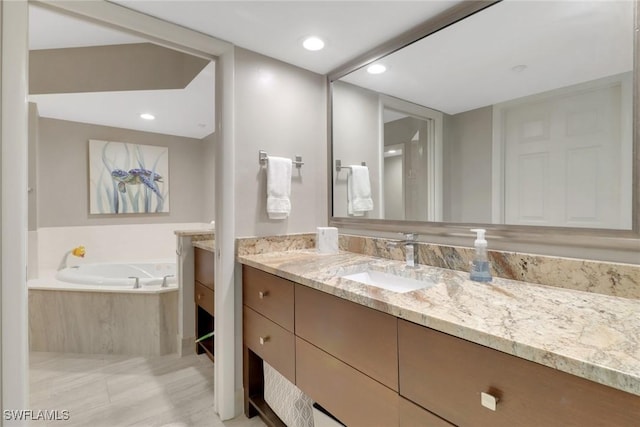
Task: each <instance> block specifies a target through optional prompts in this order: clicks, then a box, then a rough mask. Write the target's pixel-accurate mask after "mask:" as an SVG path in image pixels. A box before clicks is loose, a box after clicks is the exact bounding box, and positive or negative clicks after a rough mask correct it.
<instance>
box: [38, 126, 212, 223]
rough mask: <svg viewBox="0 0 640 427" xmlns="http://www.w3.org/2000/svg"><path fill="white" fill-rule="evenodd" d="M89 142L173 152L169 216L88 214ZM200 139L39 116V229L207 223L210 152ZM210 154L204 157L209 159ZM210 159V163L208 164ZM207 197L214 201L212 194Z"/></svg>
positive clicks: (210, 165) (171, 158) (208, 215)
mask: <svg viewBox="0 0 640 427" xmlns="http://www.w3.org/2000/svg"><path fill="white" fill-rule="evenodd" d="M89 139H101V140H106V141H118V142H128V143H132V144H143V145H157V146H162V147H168V148H169V179H170V190H169V191H170V196H169V198H170V199H169V200H170V212H169V213H168V214H132V215H126V216H107V215H92V216H90V215H89V204H88V202H89V200H88V198H89V190H88V176H89V171H88V158H89V143H88V141H89ZM203 145H207V144H205V143H203V142H202V141H201V140H197V139H192V138H182V137H176V136H169V135H160V134H154V133H147V132H139V131H133V130H128V129H120V128H113V127H107V126H97V125H90V124H84V123H76V122H69V121H64V120H55V119H46V118H41V119H40V121H39V141H38V149H37V153H38V156H37V162H38V178H37V182H38V185H37V209H38V215H37V216H38V227H62V226H81V225H106V224H140V223H170V222H171V223H172V222H204V221H206V222H209V221H210V220H211V219H213V218H211V213H210V212H209V209H211V208H212V206H209V205H207V208H206V211H205V205H204V202H203V199H204V198H205V188H207V187H208V189H209V190H208V191H209V192H211V188H213V187H212V186H213V184H207V186H205V185H204V180H205V178H206V176H205V175H209V172H208V173H207V174H205V172H204V169H207V168H211V167H212V165H213V159H210V162H209V159H208V157H209V156H210V155H211V152H212V150H211V149H210V148H207V149H206V150H205V149H204V148H203ZM205 154H206V156H205ZM205 159H207V160H205ZM206 165H208V166H206ZM208 198H213V196H212V195H209V196H208Z"/></svg>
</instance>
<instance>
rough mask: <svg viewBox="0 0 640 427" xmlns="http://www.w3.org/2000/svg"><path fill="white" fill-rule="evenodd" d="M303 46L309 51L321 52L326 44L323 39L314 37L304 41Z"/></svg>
mask: <svg viewBox="0 0 640 427" xmlns="http://www.w3.org/2000/svg"><path fill="white" fill-rule="evenodd" d="M302 46H303V47H304V48H305V49H307V50H312V51H314V50H320V49H322V48H323V47H324V42H323V41H322V39H320V38H318V37H315V36H312V37H307V38H306V39H304V41H303V42H302Z"/></svg>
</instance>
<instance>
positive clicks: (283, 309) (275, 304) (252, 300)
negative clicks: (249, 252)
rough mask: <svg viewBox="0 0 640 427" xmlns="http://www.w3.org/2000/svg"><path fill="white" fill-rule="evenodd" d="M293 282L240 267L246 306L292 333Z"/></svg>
mask: <svg viewBox="0 0 640 427" xmlns="http://www.w3.org/2000/svg"><path fill="white" fill-rule="evenodd" d="M293 286H294V284H293V282H290V281H288V280H285V279H282V278H280V277H278V276H274V275H273V274H269V273H265V272H264V271H261V270H258V269H255V268H252V267H248V266H246V265H244V266H242V292H243V301H244V303H245V304H246V305H248V306H249V307H251V308H252V309H254V310H255V311H257V312H258V313H260V314H262V315H263V316H265V317H267V318H269V319H271V320H273V321H274V322H276V323H277V324H278V325H280V326H282V327H283V328H285V329H287V330H289V331H292V332H293V303H294V300H293Z"/></svg>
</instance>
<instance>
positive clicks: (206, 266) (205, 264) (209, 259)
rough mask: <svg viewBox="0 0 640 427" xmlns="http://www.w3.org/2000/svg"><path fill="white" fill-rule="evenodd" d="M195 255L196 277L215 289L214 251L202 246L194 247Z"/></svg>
mask: <svg viewBox="0 0 640 427" xmlns="http://www.w3.org/2000/svg"><path fill="white" fill-rule="evenodd" d="M193 256H194V258H195V263H194V266H195V271H194V277H195V279H196V280H197V281H198V282H200V283H201V284H203V285H204V286H206V287H208V288H210V289H212V290H213V289H214V287H213V280H214V267H213V266H214V261H215V260H214V256H213V252H209V251H206V250H204V249H201V248H193Z"/></svg>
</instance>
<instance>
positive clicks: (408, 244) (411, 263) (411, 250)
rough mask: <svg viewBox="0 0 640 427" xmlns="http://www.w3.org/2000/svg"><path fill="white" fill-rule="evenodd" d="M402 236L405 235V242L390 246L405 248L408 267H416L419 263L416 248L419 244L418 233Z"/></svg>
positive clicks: (393, 243)
mask: <svg viewBox="0 0 640 427" xmlns="http://www.w3.org/2000/svg"><path fill="white" fill-rule="evenodd" d="M400 234H402V235H404V240H400V241H398V242H392V243H389V246H393V247H398V246H404V257H405V261H406V265H407V267H415V265H416V263H417V262H418V250H417V248H416V244H417V243H418V233H400Z"/></svg>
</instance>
